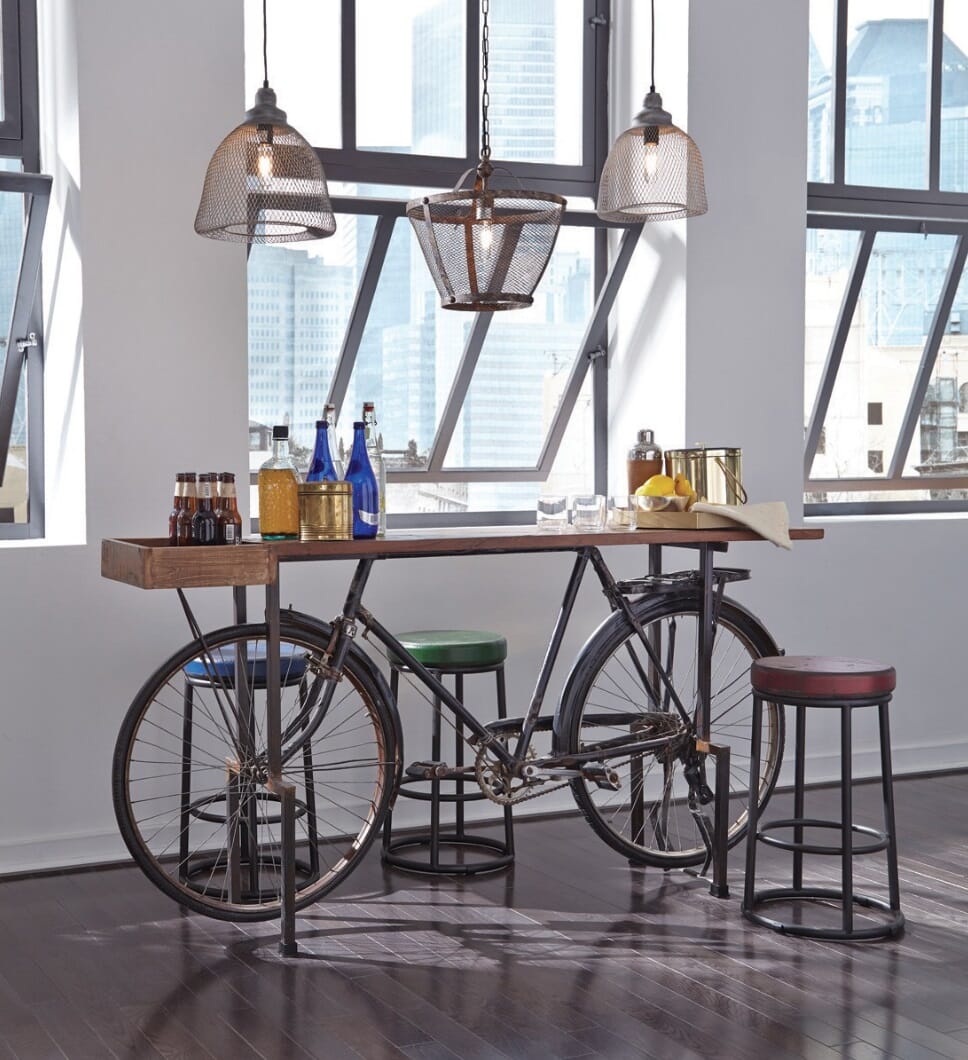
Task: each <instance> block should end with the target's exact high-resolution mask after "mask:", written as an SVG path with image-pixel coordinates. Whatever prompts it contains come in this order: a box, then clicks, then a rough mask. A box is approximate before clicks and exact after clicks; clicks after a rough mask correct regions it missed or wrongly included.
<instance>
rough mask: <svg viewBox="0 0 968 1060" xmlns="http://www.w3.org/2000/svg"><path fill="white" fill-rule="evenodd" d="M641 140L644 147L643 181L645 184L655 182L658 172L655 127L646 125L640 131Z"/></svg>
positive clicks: (657, 133) (657, 143)
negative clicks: (644, 180)
mask: <svg viewBox="0 0 968 1060" xmlns="http://www.w3.org/2000/svg"><path fill="white" fill-rule="evenodd" d="M642 140H643V143H644V145H645V160H644V169H645V179H646V181H647V182H651V181H653V180H655V178H656V174H657V173H658V172H659V130H658V128H657V127H656V126H655V125H646V127H645V128H644V129H643V130H642Z"/></svg>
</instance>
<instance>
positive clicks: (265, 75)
mask: <svg viewBox="0 0 968 1060" xmlns="http://www.w3.org/2000/svg"><path fill="white" fill-rule="evenodd" d="M268 36H269V20H268V18H267V17H266V0H262V87H263V88H268V87H269V49H268V45H267V43H266V41H267V39H268ZM653 47H654V46H653Z"/></svg>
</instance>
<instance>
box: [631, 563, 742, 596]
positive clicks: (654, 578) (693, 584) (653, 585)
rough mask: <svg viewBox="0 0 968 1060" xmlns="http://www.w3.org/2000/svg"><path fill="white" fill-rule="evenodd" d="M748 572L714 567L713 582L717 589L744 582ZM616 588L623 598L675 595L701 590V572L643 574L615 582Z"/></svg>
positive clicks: (740, 568)
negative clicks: (688, 590)
mask: <svg viewBox="0 0 968 1060" xmlns="http://www.w3.org/2000/svg"><path fill="white" fill-rule="evenodd" d="M749 576H750V572H749V570H746V569H744V568H742V567H716V568H715V569H714V570H713V580H714V581H715V582H716V585H717V588H721V587H722V586H724V585H726V584H728V583H729V582H745V581H748V580H749ZM615 586H616V588H617V589H618V591H619V592H620V593H622V594H623V595H624V596H641V595H642V594H644V593H676V592H682V591H683V590H686V589H698V590H702V572H701V571H697V570H680V571H671V572H670V573H669V574H644V575H642V577H641V578H629V579H627V580H626V581H621V582H616V583H615Z"/></svg>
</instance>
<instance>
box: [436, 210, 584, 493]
mask: <svg viewBox="0 0 968 1060" xmlns="http://www.w3.org/2000/svg"><path fill="white" fill-rule="evenodd" d="M593 260H594V232H593V230H592V229H580V228H563V229H562V230H561V232H560V233H559V236H558V242H557V244H556V246H555V250H554V253H553V254H552V257H551V261H550V262H549V263H548V268H547V271H546V272H545V275H544V278H543V279H542V281H541V285H540V286H539V287H538V290H537V291H536V292H535V302H534V305H533V306H531V307H529V308H528V309H523V310H515V311H514V312H509V313H497V314H495V316H494V320H493V321H492V323H491V328H490V330H489V331H488V334H487V339H486V340H485V342H484V348H483V350H482V351H481V357H480V360H479V361H478V364H477V371H476V372H475V373H474V378H473V380H472V381H471V385H470V389H469V390H468V393H467V399H466V400H465V402H464V407H463V409H462V411H461V415H460V418H459V420H458V423H457V429H456V430H455V431H454V437H453V439H452V441H451V446H450V450H449V451H448V453H447V457H446V460H445V464H444V466H445V467H447V468H452V467H466V468H475V467H480V468H484V467H507V468H511V467H519V468H522V467H534V466H535V465H536V464H537V462H538V458H539V456H540V455H541V448H542V446H543V445H544V440H545V437H546V436H547V433H548V428H549V427H550V426H551V421H552V419H553V417H554V413H555V410H556V409H557V407H558V404H559V402H560V400H561V396H562V393H563V391H564V388H565V385H566V383H567V382H568V377H569V374H570V372H571V368H572V365H573V364H574V362H575V359H576V357H577V355H578V352H579V349H578V347H579V343H580V342H581V339H582V336H583V334H584V331H585V327H586V325H587V323H588V318H589V316H590V315H591V311H592V306H593V302H594V299H593V291H592V275H593V268H592V265H593ZM532 492H533V491H532Z"/></svg>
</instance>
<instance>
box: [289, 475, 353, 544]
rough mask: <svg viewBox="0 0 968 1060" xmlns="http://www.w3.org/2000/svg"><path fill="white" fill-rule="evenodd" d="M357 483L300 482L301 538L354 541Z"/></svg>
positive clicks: (307, 539) (305, 539) (303, 539)
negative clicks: (354, 504)
mask: <svg viewBox="0 0 968 1060" xmlns="http://www.w3.org/2000/svg"><path fill="white" fill-rule="evenodd" d="M352 537H353V486H352V484H351V483H349V482H301V483H300V484H299V540H300V541H350V540H352Z"/></svg>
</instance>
